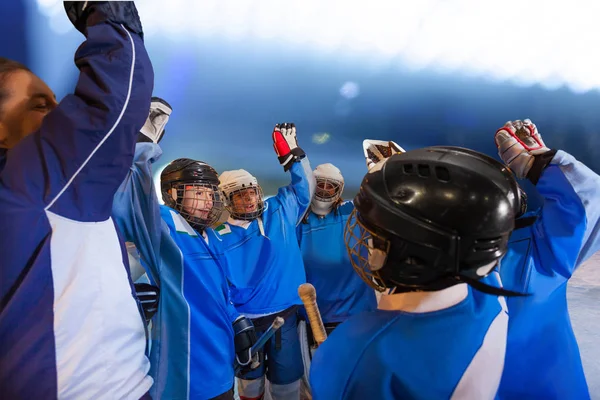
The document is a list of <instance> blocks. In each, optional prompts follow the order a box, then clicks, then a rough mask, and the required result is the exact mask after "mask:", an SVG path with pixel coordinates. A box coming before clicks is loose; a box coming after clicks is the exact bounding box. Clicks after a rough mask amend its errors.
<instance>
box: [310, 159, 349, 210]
mask: <svg viewBox="0 0 600 400" xmlns="http://www.w3.org/2000/svg"><path fill="white" fill-rule="evenodd" d="M313 175H314V177H315V180H316V183H317V187H316V189H315V195H314V196H313V199H312V201H311V204H310V205H311V210H312V212H314V213H315V214H317V215H321V216H325V215H327V214H329V212H330V211H331V210H332V209H333V207H334V205H335V204H336V203H337V202H338V200H339V199H340V198H341V197H342V192H343V191H344V177H343V176H342V172H341V171H340V170H339V169H338V168H337V167H336V166H335V165H333V164H329V163H327V164H321V165H319V166H317V168H315V170H314V171H313Z"/></svg>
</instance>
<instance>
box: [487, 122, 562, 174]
mask: <svg viewBox="0 0 600 400" xmlns="http://www.w3.org/2000/svg"><path fill="white" fill-rule="evenodd" d="M494 140H495V142H496V147H498V155H500V158H501V159H502V161H504V163H505V164H506V165H507V166H508V167H509V168H510V169H511V170H512V171H513V172H514V174H515V175H516V176H517V178H520V179H523V178H527V179H529V180H530V181H531V182H533V183H534V184H536V183H537V181H538V179H539V177H540V175H541V174H542V171H543V170H544V168H545V167H546V166H547V165H548V164H549V163H550V161H551V160H552V158H553V157H554V155H555V154H556V150H551V149H549V148H548V147H546V145H545V144H544V141H543V140H542V137H541V136H540V134H539V132H538V130H537V127H536V126H535V124H534V123H533V122H531V120H529V119H525V120H523V121H521V120H516V121H508V122H507V123H506V124H504V126H503V127H502V128H500V129H498V130H497V131H496V134H495V136H494Z"/></svg>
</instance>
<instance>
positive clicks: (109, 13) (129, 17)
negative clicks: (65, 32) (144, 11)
mask: <svg viewBox="0 0 600 400" xmlns="http://www.w3.org/2000/svg"><path fill="white" fill-rule="evenodd" d="M64 6H65V11H66V12H67V16H68V17H69V19H70V20H71V22H72V23H73V25H74V26H75V28H76V29H77V30H78V31H79V32H81V33H83V34H84V35H85V34H86V31H87V28H88V27H90V26H94V25H97V24H99V23H102V22H107V21H108V22H113V23H115V24H119V25H121V24H122V25H123V26H125V28H127V29H128V30H129V31H131V32H133V33H137V34H138V35H140V37H141V38H142V39H143V38H144V33H143V30H142V23H141V22H140V17H139V16H138V12H137V8H136V7H135V3H134V2H133V1H65V2H64Z"/></svg>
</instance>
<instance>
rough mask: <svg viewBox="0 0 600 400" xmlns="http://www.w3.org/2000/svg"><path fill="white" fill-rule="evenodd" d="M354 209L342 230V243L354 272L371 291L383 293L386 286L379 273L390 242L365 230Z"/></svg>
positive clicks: (385, 259)
mask: <svg viewBox="0 0 600 400" xmlns="http://www.w3.org/2000/svg"><path fill="white" fill-rule="evenodd" d="M356 215H357V211H356V209H354V210H353V211H352V214H350V217H349V218H348V222H347V223H346V228H345V230H344V242H345V244H346V249H347V251H348V256H349V258H350V263H351V264H352V267H353V268H354V271H355V272H356V273H357V274H358V275H359V276H360V277H361V279H362V280H363V281H365V282H366V283H367V285H369V286H370V287H372V288H373V289H375V290H377V291H379V292H384V291H386V290H387V288H388V287H387V286H386V285H385V283H384V282H383V280H382V279H381V276H380V274H379V271H380V270H381V268H382V267H383V266H385V263H386V261H387V255H388V254H389V250H390V242H389V241H387V240H386V239H384V238H382V237H381V236H379V235H377V234H376V233H374V232H372V231H370V230H369V229H367V228H366V227H365V226H364V225H363V224H361V223H360V221H359V220H358V218H356Z"/></svg>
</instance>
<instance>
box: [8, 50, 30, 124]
mask: <svg viewBox="0 0 600 400" xmlns="http://www.w3.org/2000/svg"><path fill="white" fill-rule="evenodd" d="M19 70H23V71H27V72H31V70H30V69H29V68H27V67H26V66H25V65H23V64H21V63H20V62H18V61H14V60H10V59H8V58H4V57H0V114H2V104H3V103H4V100H5V99H6V97H8V93H7V92H6V90H5V89H4V82H5V80H6V78H7V77H8V75H10V74H11V73H13V72H15V71H19Z"/></svg>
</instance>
